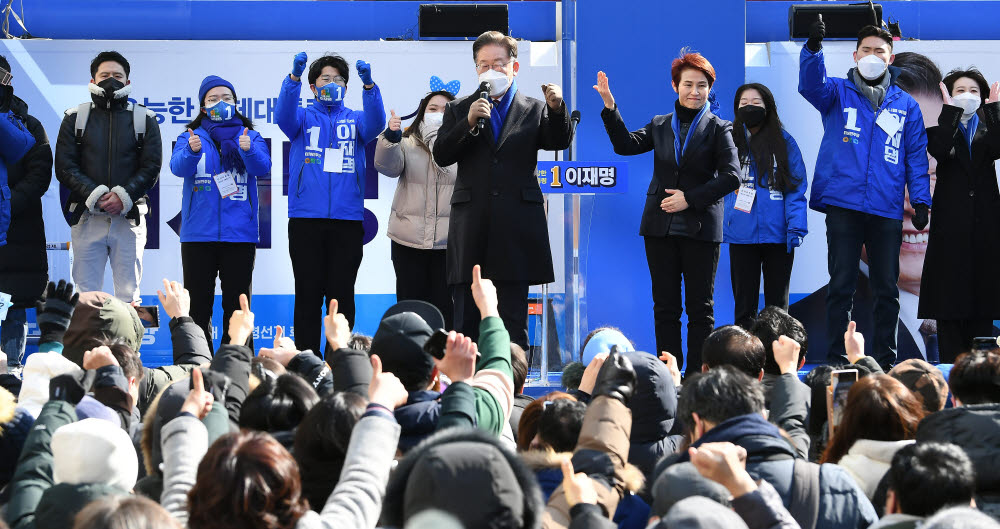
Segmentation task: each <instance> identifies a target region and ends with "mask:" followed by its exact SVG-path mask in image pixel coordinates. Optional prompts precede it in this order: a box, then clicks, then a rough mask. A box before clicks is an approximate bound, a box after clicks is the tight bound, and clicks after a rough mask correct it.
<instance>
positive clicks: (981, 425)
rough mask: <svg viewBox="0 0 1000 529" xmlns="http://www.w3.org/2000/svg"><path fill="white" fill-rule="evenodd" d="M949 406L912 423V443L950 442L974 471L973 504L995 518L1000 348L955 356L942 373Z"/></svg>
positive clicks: (999, 510) (999, 473)
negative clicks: (914, 426) (948, 391)
mask: <svg viewBox="0 0 1000 529" xmlns="http://www.w3.org/2000/svg"><path fill="white" fill-rule="evenodd" d="M948 385H949V386H950V387H951V393H952V403H953V404H954V405H955V406H954V407H953V408H945V409H943V410H941V411H939V412H936V413H932V414H930V415H928V416H927V417H924V420H922V421H920V424H919V425H918V426H917V435H916V439H917V442H918V443H924V442H928V441H938V442H948V443H955V444H956V445H958V446H960V447H961V448H962V449H963V450H965V453H966V454H967V455H968V456H969V459H971V460H972V464H973V467H974V468H975V469H976V504H977V505H978V506H979V508H980V509H981V510H982V511H983V512H986V513H987V514H989V515H991V516H993V517H994V518H997V517H1000V457H998V453H1000V452H998V450H1000V449H998V447H1000V350H998V349H991V350H988V351H973V352H971V353H966V354H964V355H961V356H959V357H958V359H957V360H955V365H954V366H952V368H951V373H950V374H949V376H948Z"/></svg>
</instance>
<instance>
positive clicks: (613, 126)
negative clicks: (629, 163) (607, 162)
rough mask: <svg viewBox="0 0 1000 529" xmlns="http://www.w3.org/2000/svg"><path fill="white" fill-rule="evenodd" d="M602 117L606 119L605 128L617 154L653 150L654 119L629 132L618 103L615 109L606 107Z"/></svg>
mask: <svg viewBox="0 0 1000 529" xmlns="http://www.w3.org/2000/svg"><path fill="white" fill-rule="evenodd" d="M601 119H602V120H604V130H606V131H608V139H610V140H611V146H612V147H613V148H614V150H615V154H618V155H621V156H632V155H634V154H642V153H645V152H649V151H651V150H653V122H652V121H650V122H649V124H647V125H646V126H645V127H643V128H641V129H639V130H635V131H632V132H629V131H628V128H626V127H625V121H624V120H623V119H622V115H621V113H620V112H618V105H615V108H614V109H613V110H608V108H607V107H604V110H602V111H601Z"/></svg>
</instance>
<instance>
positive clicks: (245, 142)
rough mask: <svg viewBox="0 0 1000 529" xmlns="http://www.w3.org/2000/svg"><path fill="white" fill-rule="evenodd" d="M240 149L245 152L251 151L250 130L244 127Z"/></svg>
mask: <svg viewBox="0 0 1000 529" xmlns="http://www.w3.org/2000/svg"><path fill="white" fill-rule="evenodd" d="M240 149H243V152H246V151H249V150H250V129H248V128H247V127H243V134H240Z"/></svg>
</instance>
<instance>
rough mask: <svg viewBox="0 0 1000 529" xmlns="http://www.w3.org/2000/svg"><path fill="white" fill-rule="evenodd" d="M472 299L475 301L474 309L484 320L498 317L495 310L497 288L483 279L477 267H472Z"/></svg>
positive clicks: (479, 268)
mask: <svg viewBox="0 0 1000 529" xmlns="http://www.w3.org/2000/svg"><path fill="white" fill-rule="evenodd" d="M472 298H473V299H475V300H476V307H478V308H479V314H480V315H481V316H482V318H483V319H484V320H485V319H486V318H487V317H489V316H497V317H499V316H500V311H499V309H497V306H498V302H497V287H495V286H493V282H492V281H490V280H489V279H484V278H483V272H482V268H481V267H480V266H479V265H476V266H473V267H472Z"/></svg>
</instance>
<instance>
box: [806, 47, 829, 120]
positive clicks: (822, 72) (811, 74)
mask: <svg viewBox="0 0 1000 529" xmlns="http://www.w3.org/2000/svg"><path fill="white" fill-rule="evenodd" d="M799 93H800V94H802V97H804V98H806V101H808V102H809V104H811V105H812V106H814V107H816V110H819V112H820V114H826V112H827V111H828V110H830V106H831V105H833V104H834V103H835V102H836V101H837V88H836V87H835V86H834V85H833V83H831V82H830V80H829V79H828V78H827V76H826V64H825V63H824V61H823V50H822V49H821V50H819V51H817V52H815V53H813V52H812V51H811V50H810V49H809V47H808V46H802V51H801V52H799Z"/></svg>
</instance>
